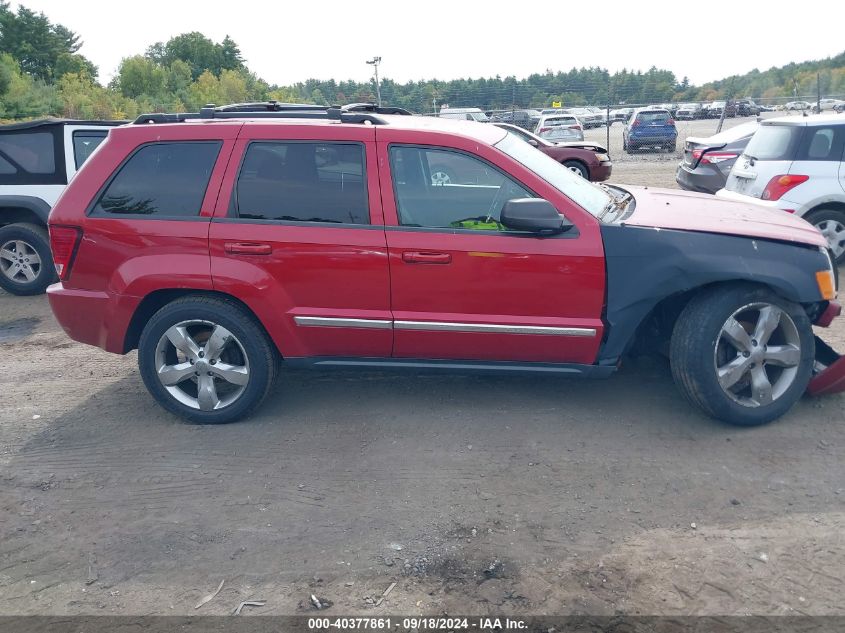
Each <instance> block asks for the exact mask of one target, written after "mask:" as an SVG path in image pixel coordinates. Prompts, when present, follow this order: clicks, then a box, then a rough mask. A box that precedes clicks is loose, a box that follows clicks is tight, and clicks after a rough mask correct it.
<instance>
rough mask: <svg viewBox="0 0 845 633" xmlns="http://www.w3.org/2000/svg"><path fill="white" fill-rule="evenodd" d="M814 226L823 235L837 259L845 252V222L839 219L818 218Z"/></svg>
mask: <svg viewBox="0 0 845 633" xmlns="http://www.w3.org/2000/svg"><path fill="white" fill-rule="evenodd" d="M816 228H817V229H818V230H819V231H821V234H822V235H824V237H825V239H826V240H827V243H828V245H829V246H830V248H831V250H832V251H833V254H834V258H835V259H839V258H840V257H841V256H842V254H843V253H845V224H843V223H842V222H840V221H839V220H819V221H818V222H817V223H816Z"/></svg>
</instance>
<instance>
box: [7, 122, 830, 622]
mask: <svg viewBox="0 0 845 633" xmlns="http://www.w3.org/2000/svg"><path fill="white" fill-rule="evenodd" d="M734 122H739V120H735V121H729V124H730V123H734ZM683 125H684V124H681V125H680V126H679V127H681V129H682V130H683V129H684V128H683V127H682V126H683ZM705 127H707V129H708V130H712V129H713V128H715V123H714V122H695V123H690V124H689V129H690V130H693V129H695V130H696V133H701V132H700V131H699V129H701V130H704V128H705ZM611 132H612V134H613V135H614V139H613V140H612V142H611V150H612V152H613V157H614V159H616V160H617V162H616V166H615V168H614V178H613V180H614V181H617V182H630V183H634V184H649V185H654V186H673V184H674V167H675V165H676V162H677V157H674V156H667V155H665V154H662V155H659V156H656V155H652V154H645V153H644V154H641V155H636V156H634V157H628V156H625V155H621V151H618V150H616V149H614V148H615V145H614V143H615V144H616V145H618V144H619V141H618V138H616V135H619V134H621V126H619V125H615V126H613V127H612V129H611ZM603 133H604V132H603V130H596V131H591V132H590V135H592V134H603ZM682 138H683V134H682ZM843 272H845V271H843ZM823 335H824V336H825V338H827V339H828V340H829V341H831V342H833V343H834V345H835V346H838V347H839V348H840V349H845V319H841V320H840V321H839V322H838V323H837V324H836V326H835V327H834V328H831V330H830V331H827V332H824V333H823ZM0 354H2V372H0V483H2V485H0V534H2V537H0V614H5V615H9V614H56V615H64V614H133V615H138V614H224V613H228V612H230V611H231V610H232V608H233V607H234V606H236V605H237V604H238V603H240V602H241V601H242V600H247V599H261V600H266V601H267V602H266V605H265V606H264V607H260V608H255V609H254V610H253V611H252V612H251V613H253V614H259V613H260V614H263V615H269V614H296V613H299V614H309V613H316V612H315V611H313V610H312V607H311V606H310V603H309V596H310V595H311V594H315V595H316V596H318V597H319V598H321V599H324V600H326V601H330V602H332V603H333V606H331V607H330V608H329V609H328V610H327V611H323V612H321V614H322V613H325V614H327V615H337V614H369V615H377V614H387V613H392V614H397V613H402V614H416V613H426V614H439V613H442V612H443V611H446V612H449V613H453V614H455V613H465V614H485V613H493V614H503V613H504V614H574V613H588V614H610V615H612V614H616V613H630V614H671V615H690V614H692V615H714V614H716V615H722V614H747V613H752V614H770V615H779V614H819V615H820V614H838V615H842V614H845V603H843V600H842V595H843V577H845V573H844V572H843V570H845V546H843V545H844V544H843V537H842V535H843V533H845V467H843V456H845V425H843V418H844V417H845V397H843V396H841V395H839V396H831V397H827V398H823V399H818V400H812V399H805V400H803V401H802V402H800V403H799V404H798V406H796V407H795V409H794V410H793V411H792V412H790V413H789V414H788V415H787V416H785V417H784V418H783V419H781V420H779V421H777V422H775V423H773V424H771V425H769V426H766V427H762V428H757V429H737V428H732V427H729V426H726V425H723V424H720V423H718V422H715V421H713V420H710V419H708V418H705V417H703V416H702V415H700V414H699V413H698V412H697V411H695V410H693V409H692V408H690V407H689V406H688V405H687V404H686V403H685V402H684V401H683V399H682V398H681V396H680V395H679V393H678V392H677V391H676V389H675V388H674V386H673V384H672V381H671V376H670V375H669V372H668V369H667V367H666V365H665V363H663V362H661V361H659V360H650V359H643V360H638V361H636V362H631V363H628V364H626V365H625V367H624V368H623V370H622V371H621V372H620V373H619V374H618V375H617V376H615V377H613V378H611V379H609V380H607V381H597V382H580V381H579V382H575V381H567V380H562V379H558V378H551V377H534V376H531V377H507V378H503V377H479V376H463V375H450V376H432V375H417V374H388V373H375V372H365V373H352V372H334V373H323V372H314V373H307V372H286V373H285V374H284V375H283V379H282V380H281V381H280V387H279V388H278V390H277V391H276V392H275V393H274V395H273V396H272V397H271V398H270V399H269V401H268V402H267V403H266V404H265V406H264V407H263V408H262V409H261V410H260V412H259V413H258V414H257V415H255V416H254V417H253V418H251V419H249V420H248V421H245V422H242V423H239V424H234V425H229V426H224V427H199V426H191V425H188V424H184V423H182V422H180V421H179V420H177V419H175V418H173V417H171V416H170V415H168V414H166V413H164V412H163V411H162V410H161V409H159V408H158V407H157V406H156V405H155V404H154V403H153V402H152V400H151V398H150V397H149V396H148V395H147V393H146V392H145V390H144V388H143V385H142V383H141V380H140V377H139V375H138V371H137V368H136V364H135V361H136V359H135V355H134V354H129V355H128V356H126V357H118V356H113V355H109V354H106V353H105V352H102V351H100V350H98V349H94V348H90V347H85V346H82V345H79V344H77V343H74V342H71V341H70V340H68V339H67V338H66V336H65V335H64V333H63V332H62V331H61V329H60V328H59V327H58V326H57V324H56V323H55V321H54V320H53V318H52V316H51V314H50V311H49V308H48V306H47V302H46V299H45V298H44V297H33V298H21V297H11V296H9V295H2V294H0ZM224 579H225V584H224V587H223V589H222V590H221V592H220V593H219V594H218V595H217V596H216V597H215V598H214V599H213V600H212V601H210V602H209V603H208V604H206V605H204V606H203V607H202V608H201V609H199V610H195V609H194V606H195V605H196V603H197V601H198V600H199V599H200V598H201V597H202V596H204V595H206V594H209V593H211V592H212V591H213V590H214V589H215V588H216V587H217V586H218V584H219V583H220V581H221V580H224ZM393 582H395V583H397V584H396V586H395V588H394V589H393V591H392V592H391V593H390V595H389V597H388V598H387V599H385V600H384V601H383V602H382V603H381V604H380V605H379V606H376V605H375V603H376V602H378V598H379V596H381V595H382V593H383V592H384V591H385V589H387V587H389V586H390V585H391V583H393Z"/></svg>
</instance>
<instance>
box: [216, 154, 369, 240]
mask: <svg viewBox="0 0 845 633" xmlns="http://www.w3.org/2000/svg"><path fill="white" fill-rule="evenodd" d="M364 164H365V154H364V146H363V145H362V144H361V143H312V142H296V141H289V142H275V141H258V142H254V143H251V144H250V145H249V147H248V148H247V151H246V154H245V155H244V159H243V163H242V164H241V170H240V173H239V174H238V182H237V185H236V186H235V191H234V194H233V197H232V205H231V206H232V214H233V215H235V216H236V217H239V218H242V219H251V220H271V221H288V222H330V223H334V224H369V222H370V213H369V202H368V198H367V179H366V171H365V168H364Z"/></svg>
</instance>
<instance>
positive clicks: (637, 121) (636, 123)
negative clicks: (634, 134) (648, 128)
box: [631, 119, 640, 127]
mask: <svg viewBox="0 0 845 633" xmlns="http://www.w3.org/2000/svg"><path fill="white" fill-rule="evenodd" d="M639 125H640V120H639V119H634V122H633V123H631V127H639Z"/></svg>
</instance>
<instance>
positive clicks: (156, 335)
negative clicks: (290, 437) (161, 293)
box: [138, 297, 277, 424]
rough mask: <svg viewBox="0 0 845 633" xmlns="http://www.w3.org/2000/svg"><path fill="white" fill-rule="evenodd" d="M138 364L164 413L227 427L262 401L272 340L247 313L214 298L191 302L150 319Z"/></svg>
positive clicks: (270, 370) (270, 374)
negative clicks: (165, 410) (227, 424)
mask: <svg viewBox="0 0 845 633" xmlns="http://www.w3.org/2000/svg"><path fill="white" fill-rule="evenodd" d="M138 366H139V368H140V370H141V377H142V378H143V380H144V384H145V385H146V387H147V389H148V390H149V392H150V393H151V394H152V395H153V397H154V398H155V399H156V400H157V401H158V403H159V404H160V405H161V406H163V407H164V408H165V409H167V410H168V411H170V412H171V413H174V414H176V415H178V416H180V417H183V418H185V419H187V420H189V421H191V422H196V423H199V424H224V423H227V422H234V421H236V420H238V419H240V418H243V417H245V416H247V415H248V414H249V413H251V412H252V411H253V410H254V409H255V408H256V407H258V406H259V405H260V404H261V402H262V401H263V400H264V398H265V397H266V396H267V393H268V392H269V390H270V387H271V385H272V383H273V380H274V378H275V373H276V368H277V363H276V353H275V349H274V347H273V344H272V342H271V341H270V340H269V339H268V337H267V335H266V333H265V332H264V330H263V329H262V328H261V327H260V326H259V325H258V323H256V321H255V320H254V319H253V317H252V315H251V314H249V313H247V312H246V311H245V310H244V309H243V308H241V307H240V306H238V305H237V304H235V303H234V302H232V301H227V300H224V299H219V298H216V297H186V298H184V299H178V300H176V301H174V302H172V303H169V304H167V305H166V306H164V307H163V308H161V309H160V310H159V311H158V312H156V313H155V314H154V315H153V316H152V318H151V319H150V320H149V322H148V323H147V325H146V327H145V328H144V331H143V332H142V333H141V339H140V341H139V343H138Z"/></svg>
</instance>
